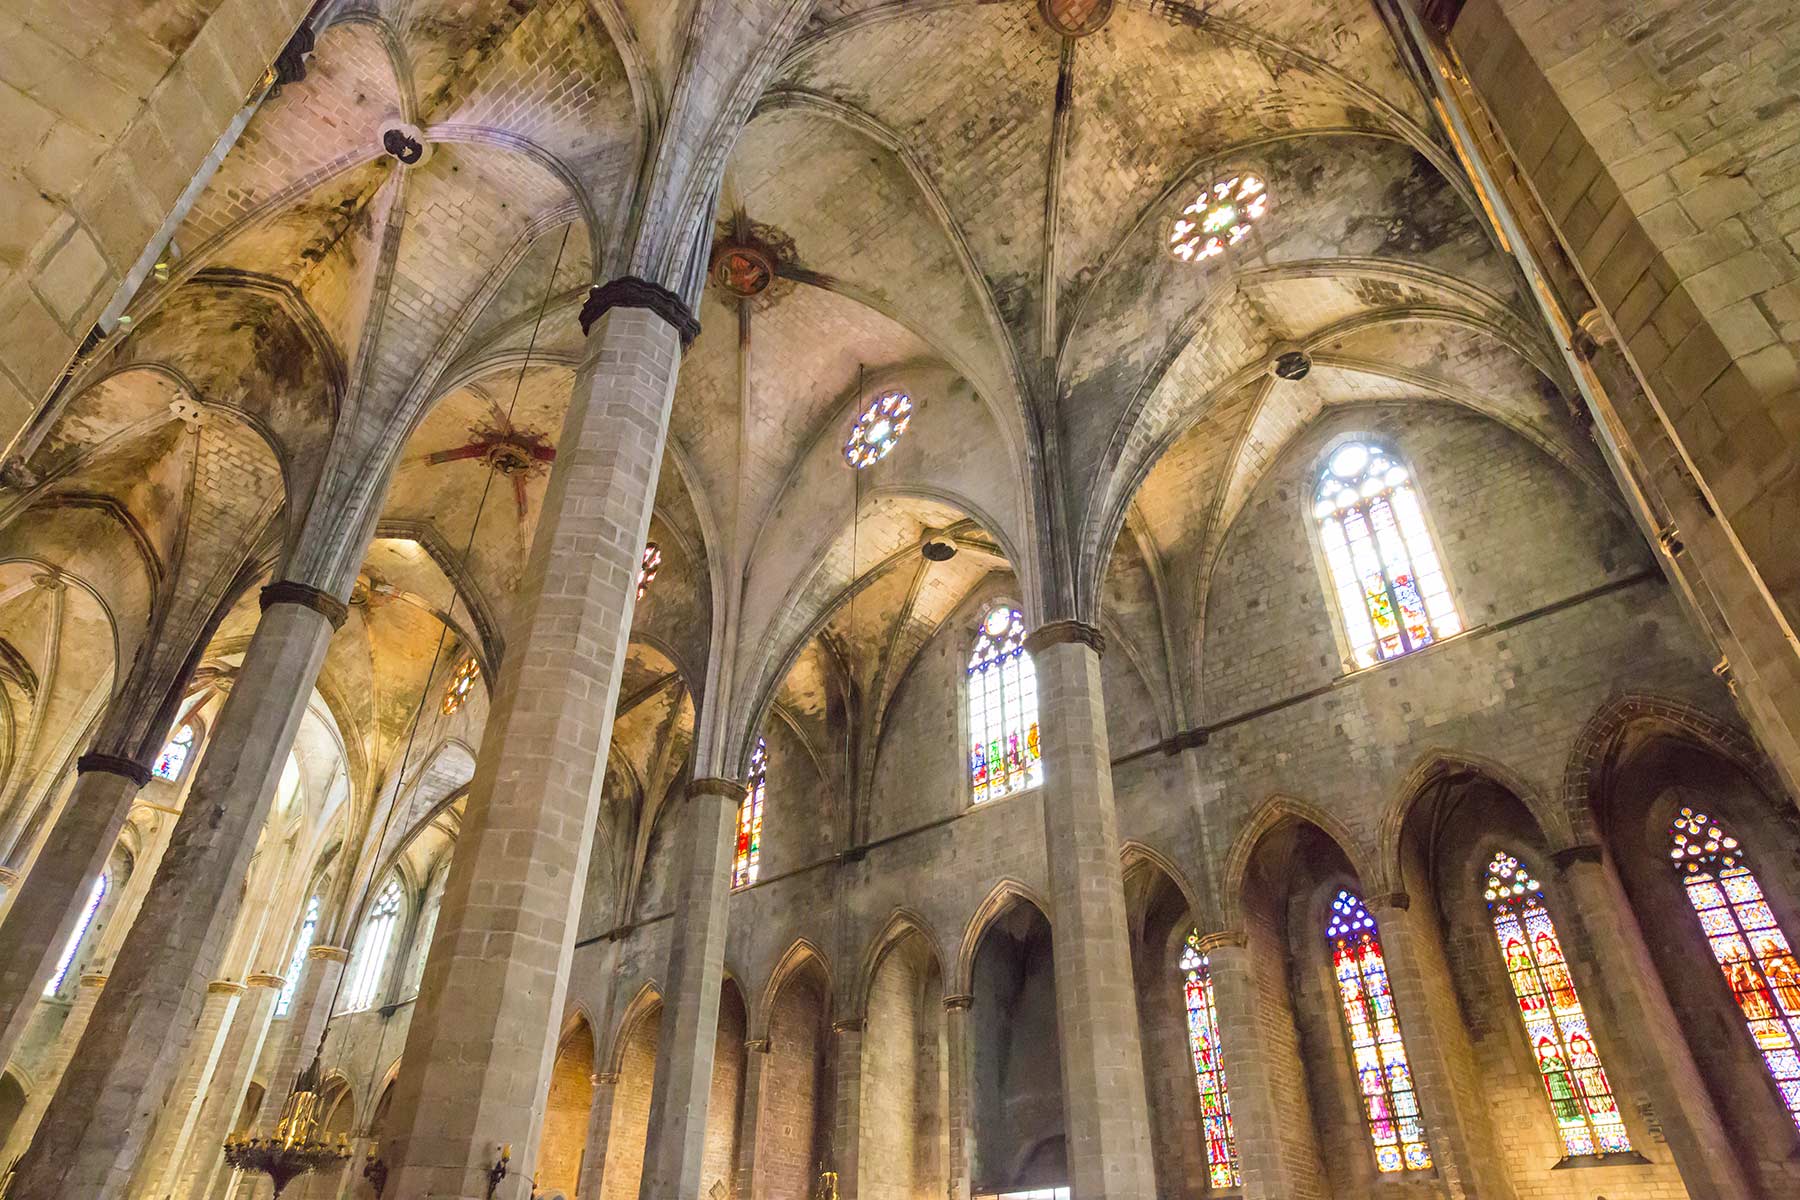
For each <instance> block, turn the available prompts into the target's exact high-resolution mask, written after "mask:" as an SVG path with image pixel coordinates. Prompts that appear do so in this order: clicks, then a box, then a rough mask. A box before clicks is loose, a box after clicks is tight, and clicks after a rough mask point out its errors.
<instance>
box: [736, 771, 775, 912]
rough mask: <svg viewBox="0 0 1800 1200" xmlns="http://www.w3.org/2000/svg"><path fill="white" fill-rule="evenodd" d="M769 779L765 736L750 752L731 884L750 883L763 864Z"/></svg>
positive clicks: (747, 884) (740, 806)
mask: <svg viewBox="0 0 1800 1200" xmlns="http://www.w3.org/2000/svg"><path fill="white" fill-rule="evenodd" d="M768 782H769V747H768V743H766V742H765V741H763V739H762V738H760V737H759V738H757V739H756V749H755V750H753V751H751V752H750V778H749V780H748V781H747V784H746V786H745V790H744V799H743V800H742V801H741V802H740V803H739V804H738V819H737V849H736V851H735V852H734V853H733V855H732V860H731V886H732V887H733V888H741V887H748V886H750V885H751V884H753V883H755V882H756V873H757V870H758V869H759V868H760V867H761V865H762V832H763V795H764V793H765V792H766V791H767V789H768Z"/></svg>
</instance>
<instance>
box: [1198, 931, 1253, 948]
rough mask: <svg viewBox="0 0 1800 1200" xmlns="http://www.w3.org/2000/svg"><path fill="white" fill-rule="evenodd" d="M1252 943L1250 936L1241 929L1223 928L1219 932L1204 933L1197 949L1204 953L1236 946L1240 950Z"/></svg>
mask: <svg viewBox="0 0 1800 1200" xmlns="http://www.w3.org/2000/svg"><path fill="white" fill-rule="evenodd" d="M1249 944H1250V938H1249V937H1248V936H1247V935H1246V934H1245V933H1244V931H1243V930H1241V929H1221V930H1220V931H1219V932H1217V933H1203V934H1201V935H1200V941H1199V944H1198V945H1197V946H1196V947H1195V949H1197V950H1199V951H1200V953H1202V954H1211V953H1212V952H1213V951H1214V950H1218V949H1220V948H1222V947H1227V946H1230V947H1235V948H1237V949H1239V950H1241V949H1243V948H1244V947H1245V946H1248V945H1249Z"/></svg>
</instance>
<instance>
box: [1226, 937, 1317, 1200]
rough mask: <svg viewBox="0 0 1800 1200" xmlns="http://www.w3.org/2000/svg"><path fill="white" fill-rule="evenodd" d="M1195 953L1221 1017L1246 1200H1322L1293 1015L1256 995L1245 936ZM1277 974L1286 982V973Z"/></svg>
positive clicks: (1259, 993)
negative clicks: (1301, 1199) (1314, 1199)
mask: <svg viewBox="0 0 1800 1200" xmlns="http://www.w3.org/2000/svg"><path fill="white" fill-rule="evenodd" d="M1200 948H1201V951H1202V953H1204V954H1205V955H1206V959H1207V967H1208V970H1209V971H1210V972H1211V974H1212V984H1213V999H1214V1002H1215V1003H1216V1004H1217V1005H1218V1009H1219V1048H1220V1051H1221V1053H1222V1055H1223V1057H1224V1062H1225V1083H1226V1086H1227V1088H1229V1089H1230V1093H1231V1117H1232V1122H1231V1124H1232V1130H1233V1132H1234V1134H1235V1135H1236V1137H1237V1148H1238V1166H1239V1168H1240V1169H1241V1170H1242V1172H1243V1176H1244V1196H1245V1200H1286V1198H1287V1197H1289V1196H1304V1195H1324V1194H1325V1193H1326V1192H1327V1190H1328V1189H1327V1188H1326V1185H1325V1172H1324V1169H1323V1167H1322V1166H1321V1164H1320V1162H1319V1146H1318V1134H1317V1132H1316V1127H1315V1126H1314V1124H1313V1119H1312V1107H1311V1104H1310V1103H1309V1102H1308V1100H1307V1096H1306V1080H1305V1076H1304V1073H1303V1072H1304V1067H1303V1066H1302V1064H1301V1061H1300V1038H1299V1034H1298V1033H1297V1032H1296V1031H1295V1029H1294V1017H1293V1011H1292V1009H1291V1008H1289V1007H1288V1006H1287V1005H1286V1004H1272V1003H1270V1002H1268V1000H1267V999H1265V997H1264V996H1263V995H1262V989H1261V988H1259V987H1258V985H1257V973H1256V972H1257V968H1256V965H1255V962H1254V959H1253V958H1252V956H1251V952H1250V949H1249V945H1248V942H1247V940H1246V939H1245V937H1244V935H1243V934H1241V933H1236V932H1226V933H1213V934H1208V935H1206V936H1205V937H1203V938H1202V939H1201V941H1200ZM1275 970H1276V971H1277V973H1278V975H1285V970H1284V968H1282V967H1279V966H1277V967H1276V968H1275ZM1285 986H1286V985H1285V979H1284V980H1283V981H1282V987H1283V989H1284V990H1285Z"/></svg>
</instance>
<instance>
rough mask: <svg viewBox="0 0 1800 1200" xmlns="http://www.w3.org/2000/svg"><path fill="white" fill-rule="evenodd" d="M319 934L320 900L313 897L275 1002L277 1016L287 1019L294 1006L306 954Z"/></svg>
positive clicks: (308, 902) (307, 904)
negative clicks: (285, 979) (285, 977)
mask: <svg viewBox="0 0 1800 1200" xmlns="http://www.w3.org/2000/svg"><path fill="white" fill-rule="evenodd" d="M318 932H319V898H318V897H317V896H313V897H312V898H311V899H309V900H308V901H307V902H306V916H305V918H304V919H303V920H301V922H300V936H299V937H297V938H295V939H294V957H293V958H292V959H290V960H289V962H288V969H287V982H286V983H284V984H282V985H281V995H280V996H279V997H278V998H277V999H276V1001H275V1015H276V1016H278V1017H285V1016H287V1015H288V1010H289V1009H290V1008H292V1007H293V1006H294V993H295V992H297V991H298V990H299V989H300V972H302V971H304V970H305V969H306V952H307V951H308V950H311V949H312V944H313V938H314V937H316V936H318Z"/></svg>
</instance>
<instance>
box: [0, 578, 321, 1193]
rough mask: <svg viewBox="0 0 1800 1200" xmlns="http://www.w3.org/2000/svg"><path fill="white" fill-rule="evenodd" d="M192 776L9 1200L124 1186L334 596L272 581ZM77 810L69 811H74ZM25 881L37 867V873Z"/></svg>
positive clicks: (274, 776)
mask: <svg viewBox="0 0 1800 1200" xmlns="http://www.w3.org/2000/svg"><path fill="white" fill-rule="evenodd" d="M262 607H263V615H262V620H261V621H260V622H258V624H257V627H256V634H255V636H254V637H252V638H251V641H250V647H249V649H248V651H247V652H246V653H245V655H244V662H243V666H242V667H241V668H240V670H239V672H238V678H237V682H236V685H235V686H234V687H233V688H232V689H231V694H230V696H229V697H228V698H227V699H226V701H225V706H224V708H223V709H222V710H221V711H220V714H219V719H218V722H217V724H216V726H215V728H214V730H213V735H212V740H211V742H210V743H209V745H208V746H207V750H206V755H205V757H203V758H202V759H201V760H200V764H199V766H198V767H197V768H196V769H195V774H194V780H193V784H192V786H191V787H190V788H189V790H188V797H187V802H186V804H185V805H184V806H183V808H182V813H181V816H180V817H179V818H178V819H177V820H176V823H175V830H174V833H173V835H172V836H171V838H170V841H169V848H168V850H167V852H166V853H165V854H164V855H163V861H162V865H161V866H160V867H159V868H158V870H157V873H156V878H155V880H154V882H152V884H151V885H150V894H149V896H148V897H147V898H146V900H145V909H146V911H147V912H150V913H153V914H154V916H155V919H154V920H149V921H140V922H139V923H138V924H137V925H136V926H135V927H134V928H133V929H132V930H131V932H130V934H128V935H127V937H126V939H125V943H124V945H123V947H121V949H120V951H119V956H118V959H117V961H116V962H115V963H114V964H113V970H112V979H113V984H114V986H112V987H109V988H107V989H106V991H105V992H104V993H102V995H101V998H100V1002H99V1004H98V1005H97V1006H96V1007H95V1009H94V1016H93V1019H92V1020H91V1021H90V1022H89V1024H88V1029H87V1033H86V1035H85V1036H84V1037H83V1038H82V1041H81V1045H80V1047H79V1048H78V1050H77V1051H76V1055H75V1061H74V1062H73V1063H72V1064H71V1066H70V1068H69V1071H68V1074H67V1075H66V1076H65V1077H64V1080H63V1084H62V1087H61V1088H60V1089H58V1091H57V1094H56V1096H55V1098H54V1099H52V1100H51V1102H50V1108H49V1110H48V1111H47V1112H46V1113H45V1114H44V1123H43V1126H42V1127H41V1128H40V1130H39V1132H38V1137H37V1139H36V1140H35V1141H34V1142H33V1143H32V1146H31V1149H30V1150H28V1151H27V1152H26V1154H25V1157H24V1158H23V1159H22V1160H21V1161H20V1163H19V1169H18V1174H17V1175H16V1176H15V1177H14V1184H13V1190H12V1193H11V1195H12V1196H13V1197H15V1200H61V1198H62V1197H67V1196H83V1197H88V1198H90V1200H115V1198H117V1197H120V1196H122V1195H123V1194H124V1191H125V1189H126V1188H127V1186H128V1185H129V1183H130V1180H131V1176H132V1172H133V1169H134V1168H135V1166H136V1163H137V1159H138V1156H139V1155H140V1154H141V1153H142V1150H143V1147H144V1143H145V1141H146V1139H147V1138H148V1136H149V1130H150V1126H151V1123H152V1120H153V1118H154V1116H155V1113H156V1111H157V1109H158V1108H159V1107H160V1105H161V1102H162V1099H163V1097H164V1095H165V1094H166V1092H167V1089H168V1088H169V1087H170V1086H171V1085H172V1084H173V1083H174V1076H175V1072H176V1070H177V1068H178V1067H179V1064H180V1061H181V1053H182V1050H183V1047H184V1039H183V1037H182V1036H181V1035H182V1034H183V1033H184V1032H185V1031H186V1030H188V1029H191V1028H192V1027H193V1025H194V1022H195V1021H196V1020H197V1019H198V1017H199V1013H200V1006H201V1003H202V1001H203V999H204V997H205V991H206V985H207V983H208V982H210V980H211V978H212V974H213V972H214V971H215V970H216V969H217V967H218V965H219V960H220V958H221V957H222V955H223V953H224V948H225V939H226V936H227V934H228V933H229V932H230V930H231V927H232V923H233V922H234V920H235V919H236V917H237V913H238V908H239V899H240V897H239V893H240V888H241V886H242V884H243V881H244V878H245V874H246V871H247V869H248V866H249V862H250V857H251V854H252V852H253V851H254V849H255V844H256V834H257V831H259V830H260V829H261V828H262V826H263V823H264V822H265V821H266V820H267V819H268V815H269V806H270V804H271V803H272V802H273V799H274V795H275V787H276V784H277V782H278V781H279V780H280V776H281V768H282V764H283V762H284V761H285V759H286V758H287V754H288V750H289V749H290V747H292V745H293V740H294V733H295V731H296V730H297V729H298V728H299V725H300V719H301V717H302V716H303V715H304V714H305V711H306V701H307V697H308V696H309V695H310V694H311V692H312V687H313V684H314V682H315V681H316V680H317V679H318V675H319V668H320V667H321V665H323V663H324V660H325V648H326V644H327V643H328V642H329V641H330V640H331V634H332V631H333V630H334V629H335V628H336V626H337V625H339V624H341V623H342V622H343V619H344V616H345V615H346V611H347V610H346V609H345V606H344V604H343V602H342V601H341V600H339V599H337V598H336V597H334V596H331V595H328V594H326V593H324V592H321V591H319V590H318V589H316V588H313V587H309V586H306V585H304V584H299V583H292V582H280V583H275V584H271V585H270V586H268V587H266V588H264V589H263V592H262ZM71 807H73V806H71ZM34 873H35V872H34Z"/></svg>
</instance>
